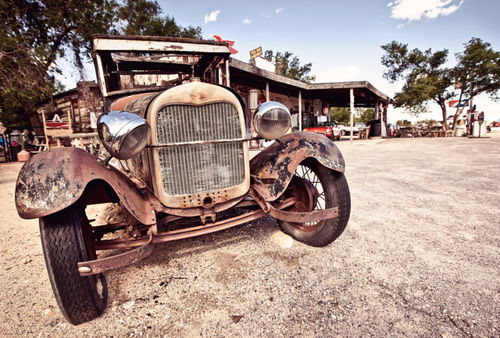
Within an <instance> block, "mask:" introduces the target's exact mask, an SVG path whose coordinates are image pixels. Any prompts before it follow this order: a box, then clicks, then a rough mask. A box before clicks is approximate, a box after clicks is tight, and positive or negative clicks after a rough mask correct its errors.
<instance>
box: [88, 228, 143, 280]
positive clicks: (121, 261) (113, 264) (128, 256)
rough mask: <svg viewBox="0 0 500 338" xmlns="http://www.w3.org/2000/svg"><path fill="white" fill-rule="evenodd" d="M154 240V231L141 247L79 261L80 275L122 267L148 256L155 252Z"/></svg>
mask: <svg viewBox="0 0 500 338" xmlns="http://www.w3.org/2000/svg"><path fill="white" fill-rule="evenodd" d="M152 240H153V235H152V232H151V231H150V232H149V237H148V241H147V242H146V243H145V244H143V245H142V246H140V247H137V248H135V249H132V250H129V251H127V252H124V253H122V254H119V255H115V256H110V257H106V258H100V259H95V260H92V261H86V262H78V271H79V272H80V276H90V275H95V274H99V273H103V272H105V271H109V270H112V269H117V268H121V267H124V266H127V265H130V264H134V263H137V262H138V261H140V260H142V259H144V258H146V257H148V256H149V255H151V253H152V252H153V247H152V246H151V245H150V244H151V243H152Z"/></svg>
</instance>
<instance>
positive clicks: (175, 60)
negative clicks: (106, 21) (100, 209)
mask: <svg viewBox="0 0 500 338" xmlns="http://www.w3.org/2000/svg"><path fill="white" fill-rule="evenodd" d="M229 56H230V50H229V47H228V45H227V44H225V43H221V42H215V41H200V40H190V39H181V38H168V37H139V36H137V37H133V36H95V37H94V39H93V58H94V61H95V67H96V73H97V78H98V82H99V86H100V89H101V92H102V95H103V97H104V104H105V108H106V113H104V114H102V115H101V116H100V117H99V119H98V126H97V128H98V134H99V138H100V141H101V143H102V146H103V149H105V151H104V152H103V153H102V154H101V155H100V156H98V157H96V156H94V155H91V154H90V153H87V152H86V151H84V150H81V149H77V148H59V149H53V150H49V151H46V152H42V153H40V154H37V155H35V156H33V157H32V158H31V159H30V160H29V161H28V162H27V163H26V164H25V165H24V167H23V168H22V170H21V172H20V174H19V177H18V180H17V186H16V206H17V210H18V212H19V215H20V216H21V217H23V218H39V220H40V233H41V240H42V247H43V251H44V256H45V262H46V266H47V270H48V274H49V278H50V282H51V285H52V289H53V292H54V295H55V298H56V300H57V303H58V305H59V307H60V309H61V312H62V313H63V315H64V316H65V317H66V319H67V320H68V321H69V322H71V323H72V324H79V323H83V322H86V321H89V320H92V319H93V318H95V317H97V316H99V315H100V314H101V313H102V312H103V311H104V309H105V307H106V304H107V287H106V280H105V277H104V272H106V271H108V270H110V269H114V268H118V267H123V266H126V265H129V264H132V263H135V262H137V261H139V260H140V259H142V258H144V257H146V256H148V255H149V254H150V253H151V252H152V248H153V244H154V243H160V242H166V241H173V240H178V239H183V238H187V237H192V236H198V235H203V234H207V233H210V232H214V231H219V230H222V229H226V228H229V227H232V226H236V225H240V224H244V223H248V222H250V221H252V220H255V219H257V218H260V217H263V216H265V215H271V216H272V217H274V218H275V219H277V221H278V223H279V225H280V227H281V229H282V231H283V232H285V233H287V234H289V235H290V236H292V237H293V238H295V239H296V240H298V241H300V242H303V243H306V244H308V245H311V246H325V245H327V244H329V243H331V242H332V241H334V240H335V239H336V238H337V237H338V236H340V234H341V233H342V232H343V230H344V228H345V227H346V224H347V222H348V219H349V215H350V194H349V188H348V184H347V181H346V178H345V176H344V167H345V164H344V159H343V157H342V155H341V153H340V151H339V149H338V148H337V146H336V145H335V144H334V143H333V142H332V141H331V140H330V139H328V138H327V137H325V136H323V135H318V134H313V133H308V132H296V133H288V134H287V131H289V129H290V124H291V117H290V112H289V111H288V109H287V107H285V106H284V105H282V104H280V103H278V102H265V103H263V104H261V105H260V106H259V107H258V108H257V109H256V110H255V111H252V112H249V111H248V109H247V108H245V104H244V100H243V99H242V98H241V97H240V96H239V95H238V94H237V93H236V92H235V91H234V90H233V89H231V88H230V87H229V86H228V85H229V84H230V82H229V66H228V59H229ZM248 116H251V119H252V121H251V123H249V121H248ZM249 126H252V128H253V129H254V130H255V131H256V132H257V134H258V135H259V136H258V137H251V136H250V133H249V132H248V130H249ZM254 139H265V140H275V142H274V144H272V145H271V146H269V147H268V148H266V149H265V150H263V151H261V152H260V153H258V154H257V155H256V156H255V157H253V158H252V159H250V155H249V144H250V142H251V141H252V140H254ZM99 203H119V204H121V206H123V207H124V209H126V210H127V211H128V212H129V213H130V214H131V215H132V217H133V220H134V222H129V223H125V224H93V223H94V222H93V220H91V219H88V218H87V216H86V213H85V209H86V206H88V205H92V204H99ZM116 249H122V251H119V250H118V251H117V250H116ZM106 250H114V251H111V252H110V251H107V252H106V254H105V255H104V256H103V255H102V254H98V253H102V252H103V251H106ZM117 252H118V253H117Z"/></svg>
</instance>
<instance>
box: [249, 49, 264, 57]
mask: <svg viewBox="0 0 500 338" xmlns="http://www.w3.org/2000/svg"><path fill="white" fill-rule="evenodd" d="M261 55H262V47H257V48H255V49H252V50H251V51H250V57H251V58H252V59H255V58H258V57H259V56H261Z"/></svg>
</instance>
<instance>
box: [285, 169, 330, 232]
mask: <svg viewBox="0 0 500 338" xmlns="http://www.w3.org/2000/svg"><path fill="white" fill-rule="evenodd" d="M313 168H314V167H313V166H310V165H308V164H300V165H299V166H298V167H297V169H296V170H295V176H294V184H295V186H294V189H293V196H294V197H295V198H296V199H297V203H296V206H294V208H293V209H292V210H293V211H314V210H323V209H326V207H327V201H326V197H325V191H324V189H323V183H322V182H321V180H320V178H319V176H318V175H317V174H316V172H315V171H314V169H313ZM324 222H325V221H324V220H323V221H318V222H304V223H290V224H291V225H292V226H293V227H295V228H297V229H299V230H300V231H304V232H312V231H314V230H316V229H318V228H319V227H321V226H322V225H323V224H324Z"/></svg>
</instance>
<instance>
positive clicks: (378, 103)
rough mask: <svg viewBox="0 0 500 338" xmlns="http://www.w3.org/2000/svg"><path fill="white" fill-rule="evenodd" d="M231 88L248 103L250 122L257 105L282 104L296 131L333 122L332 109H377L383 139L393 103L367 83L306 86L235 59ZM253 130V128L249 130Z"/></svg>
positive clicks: (313, 84)
mask: <svg viewBox="0 0 500 338" xmlns="http://www.w3.org/2000/svg"><path fill="white" fill-rule="evenodd" d="M229 66H230V86H231V87H232V88H233V89H234V90H236V91H237V92H238V93H239V94H240V95H241V96H242V97H243V99H244V100H245V101H246V103H247V107H248V108H249V110H248V112H247V114H248V115H249V116H248V119H247V120H248V121H251V120H252V116H251V115H252V113H253V111H254V109H255V108H256V107H257V105H258V104H259V103H261V102H265V101H279V102H281V103H283V104H284V105H285V106H287V107H288V108H289V109H290V111H291V112H292V117H293V118H294V120H295V121H296V126H295V127H296V129H298V130H302V129H303V128H305V127H309V126H312V125H314V124H315V123H316V122H317V120H318V116H324V120H325V119H326V120H328V119H329V111H330V107H350V108H351V111H354V109H355V108H356V107H362V108H374V109H375V112H376V115H377V117H378V118H379V119H380V120H381V125H382V136H386V135H387V134H386V130H387V106H388V105H389V103H391V99H390V98H389V97H388V96H387V95H385V94H384V93H382V92H380V91H379V90H378V89H376V88H375V87H374V86H372V85H371V84H370V83H369V82H367V81H351V82H330V83H312V84H308V83H304V82H301V81H297V80H293V79H290V78H287V77H284V76H281V75H278V74H276V73H274V72H271V71H267V70H264V69H261V68H257V67H256V66H254V65H252V64H249V63H245V62H242V61H239V60H236V59H234V58H231V59H230V63H229ZM247 127H251V126H247Z"/></svg>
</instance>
